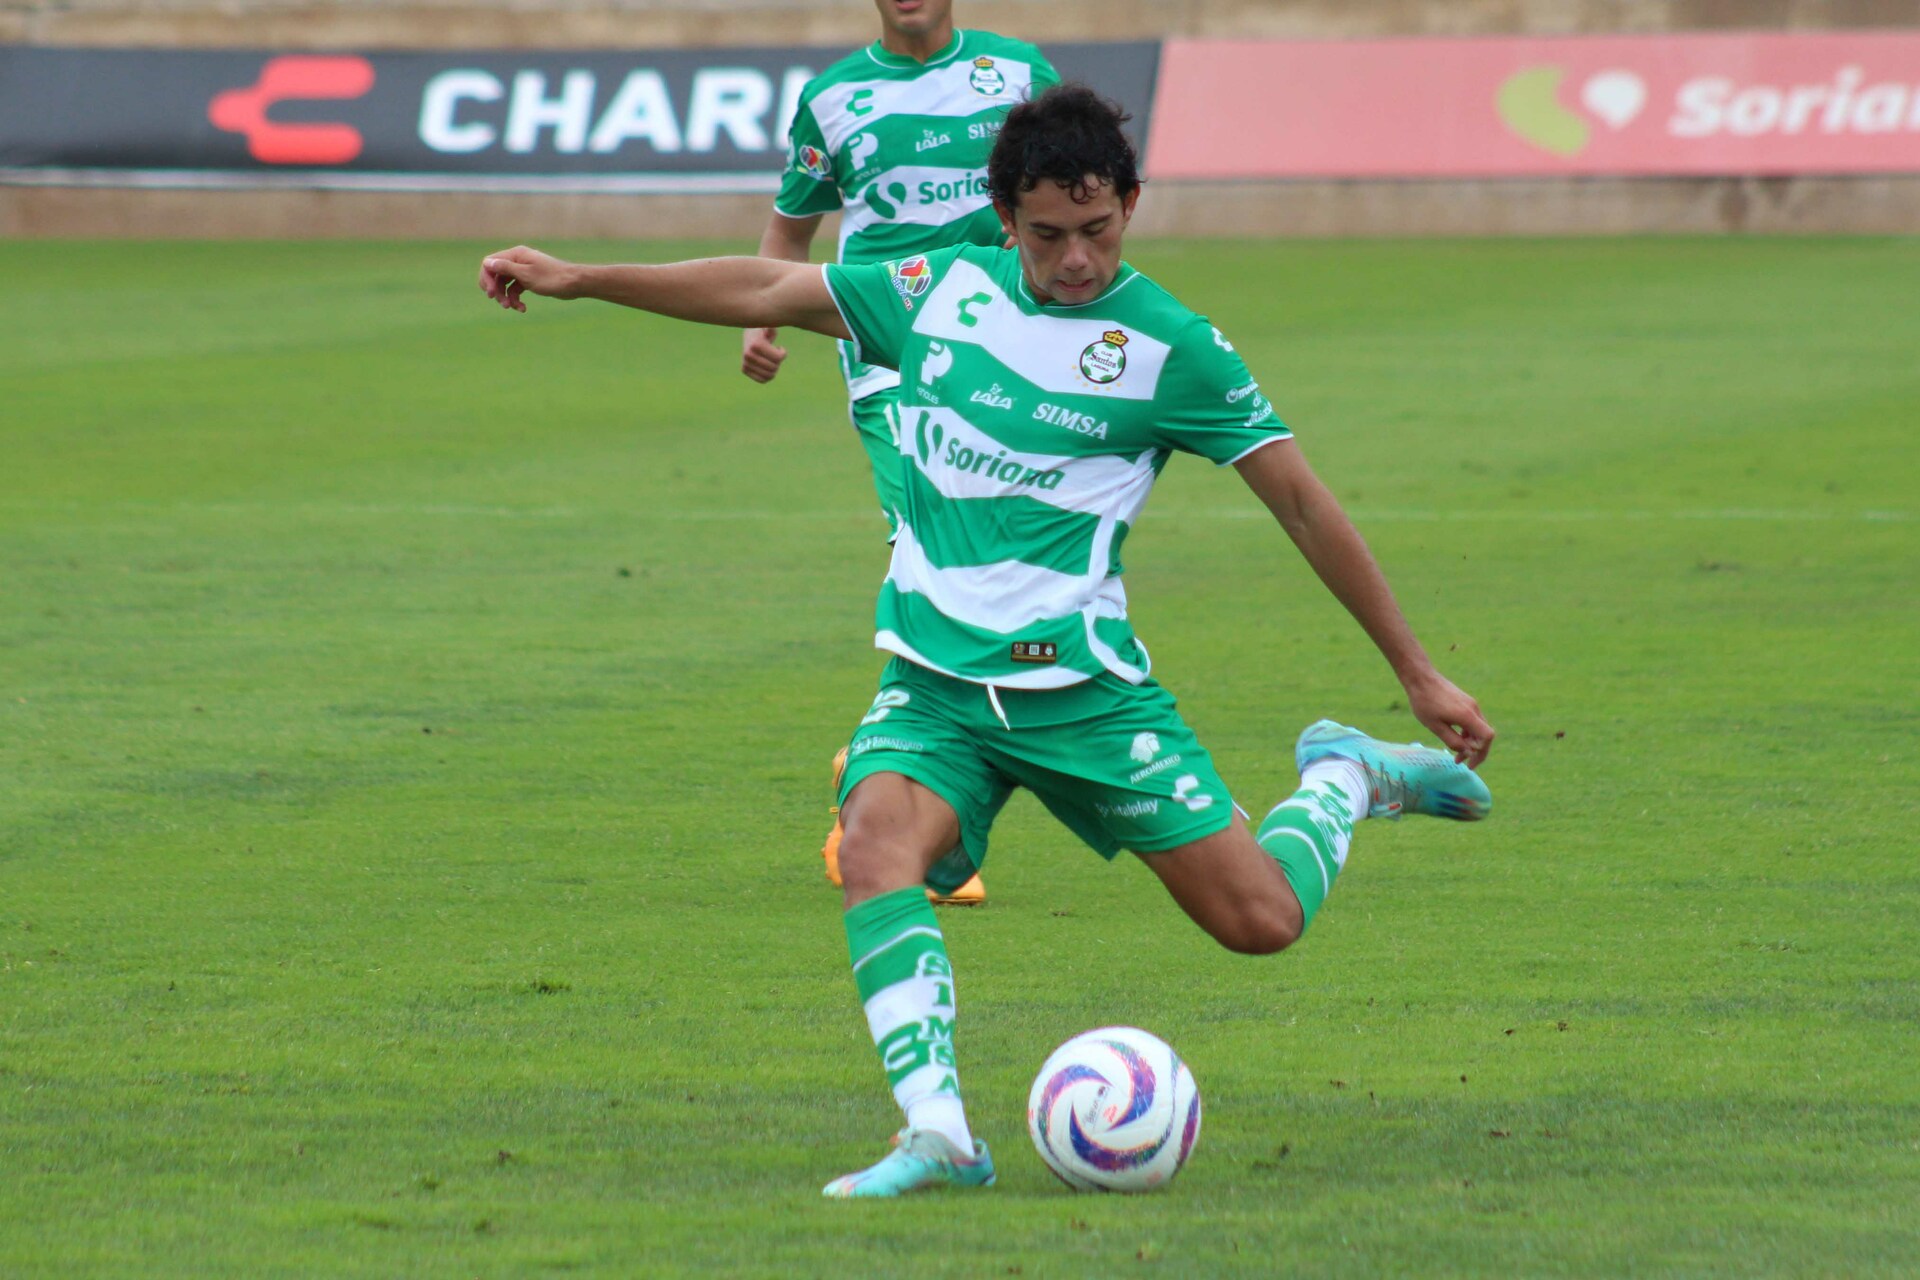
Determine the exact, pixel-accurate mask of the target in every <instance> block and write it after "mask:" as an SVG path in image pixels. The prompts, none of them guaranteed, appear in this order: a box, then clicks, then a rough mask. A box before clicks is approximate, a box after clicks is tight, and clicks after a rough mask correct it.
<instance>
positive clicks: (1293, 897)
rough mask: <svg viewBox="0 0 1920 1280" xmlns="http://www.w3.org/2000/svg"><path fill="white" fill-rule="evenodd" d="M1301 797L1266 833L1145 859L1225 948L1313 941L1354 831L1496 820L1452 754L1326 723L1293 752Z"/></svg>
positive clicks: (1228, 834) (1276, 814) (1267, 824)
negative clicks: (1406, 823) (1398, 822)
mask: <svg viewBox="0 0 1920 1280" xmlns="http://www.w3.org/2000/svg"><path fill="white" fill-rule="evenodd" d="M1294 759H1295V763H1296V764H1297V766H1298V767H1299V769H1300V788H1299V790H1297V791H1295V792H1294V793H1293V795H1291V796H1289V797H1288V798H1287V799H1285V800H1283V801H1281V802H1280V803H1279V804H1278V805H1276V806H1274V808H1273V811H1272V812H1270V813H1269V814H1268V815H1267V816H1266V819H1265V820H1264V821H1263V822H1261V824H1260V827H1259V830H1258V832H1257V833H1249V832H1248V831H1246V830H1245V829H1244V828H1242V827H1239V826H1231V827H1227V828H1225V829H1224V830H1221V831H1219V832H1217V833H1215V834H1214V835H1211V836H1208V837H1206V838H1205V839H1202V840H1196V841H1194V842H1193V843H1191V844H1187V845H1183V846H1181V847H1179V848H1177V849H1171V850H1168V851H1166V852H1164V853H1151V854H1142V855H1140V856H1141V859H1142V861H1144V862H1145V863H1146V864H1147V865H1148V866H1149V867H1151V868H1152V869H1153V871H1154V873H1155V874H1156V875H1158V876H1159V877H1160V880H1161V883H1163V884H1164V885H1166V887H1167V891H1168V892H1169V893H1171V894H1172V895H1173V898H1174V900H1175V901H1176V902H1178V903H1179V904H1180V906H1181V908H1182V909H1183V910H1185V911H1186V913H1187V915H1188V916H1190V917H1191V918H1192V919H1193V920H1194V922H1195V923H1196V924H1198V925H1199V926H1200V927H1201V928H1203V929H1205V930H1206V931H1207V932H1208V933H1209V934H1211V935H1212V936H1213V937H1214V938H1215V939H1216V940H1217V941H1218V942H1219V943H1220V944H1221V945H1222V946H1224V947H1226V948H1228V949H1229V950H1232V951H1240V952H1244V953H1247V954H1250V955H1270V954H1272V953H1273V952H1276V951H1280V950H1283V949H1285V948H1286V947H1288V946H1291V945H1292V944H1293V943H1294V942H1295V941H1297V940H1298V939H1299V937H1300V935H1301V934H1303V933H1305V932H1306V930H1307V926H1308V925H1310V924H1312V923H1313V918H1314V916H1315V915H1317V914H1318V913H1319V910H1320V907H1321V905H1322V904H1323V903H1325V901H1326V899H1327V895H1328V894H1329V893H1331V892H1332V890H1333V884H1334V881H1335V879H1336V878H1337V877H1338V876H1339V874H1340V872H1341V870H1342V869H1343V868H1344V867H1345V866H1346V865H1347V851H1348V849H1349V848H1350V846H1351V844H1352V842H1353V829H1354V827H1355V826H1356V825H1357V824H1358V823H1360V822H1361V821H1363V820H1365V819H1366V818H1368V817H1390V818H1398V817H1400V816H1402V815H1403V814H1408V813H1418V814H1425V815H1427V816H1430V817H1437V818H1451V819H1455V820H1457V821H1464V822H1471V821H1476V820H1478V819H1481V818H1484V817H1486V816H1487V815H1488V813H1490V812H1491V811H1492V807H1493V796H1492V794H1491V792H1489V791H1488V789H1487V784H1486V783H1485V782H1483V781H1482V780H1481V779H1480V776H1479V775H1478V774H1476V773H1475V772H1474V771H1473V770H1471V769H1469V768H1468V767H1467V766H1466V765H1464V764H1460V763H1457V762H1455V760H1454V759H1453V757H1452V756H1451V755H1449V754H1447V753H1446V752H1443V751H1438V750H1435V749H1433V748H1431V747H1423V746H1421V745H1419V744H1418V743H1406V744H1401V743H1389V742H1382V741H1380V740H1379V739H1377V738H1370V737H1368V736H1367V735H1365V734H1363V733H1361V732H1360V731H1359V730H1358V729H1350V728H1348V727H1346V726H1344V725H1339V724H1335V723H1334V722H1333V721H1331V720H1321V721H1318V722H1317V723H1315V724H1313V725H1311V726H1309V727H1308V728H1307V730H1306V731H1305V732H1304V733H1302V734H1301V735H1300V739H1299V742H1298V743H1297V744H1296V746H1295V749H1294Z"/></svg>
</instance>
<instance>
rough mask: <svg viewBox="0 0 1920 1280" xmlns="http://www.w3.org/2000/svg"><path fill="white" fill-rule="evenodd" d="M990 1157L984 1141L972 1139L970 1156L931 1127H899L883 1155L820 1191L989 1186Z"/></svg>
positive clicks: (841, 1193) (890, 1192)
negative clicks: (971, 1153) (890, 1148)
mask: <svg viewBox="0 0 1920 1280" xmlns="http://www.w3.org/2000/svg"><path fill="white" fill-rule="evenodd" d="M992 1185H993V1157H992V1156H991V1155H989V1154H988V1153H987V1144H986V1143H984V1142H981V1141H980V1140H979V1139H978V1138H976V1139H974V1143H973V1156H972V1158H971V1159H967V1158H964V1157H962V1156H961V1154H960V1148H958V1147H956V1146H954V1145H953V1143H952V1142H950V1141H948V1140H947V1138H946V1136H945V1135H943V1134H938V1133H935V1132H933V1131H932V1130H931V1129H902V1130H901V1131H900V1132H899V1134H898V1135H897V1136H895V1138H894V1140H893V1150H891V1151H889V1152H887V1155H886V1159H884V1160H882V1161H881V1162H880V1163H879V1164H876V1165H873V1166H872V1167H870V1168H866V1169H862V1170H860V1172H858V1173H850V1174H848V1175H846V1176H845V1177H844V1178H835V1179H834V1180H833V1181H832V1182H829V1183H828V1184H827V1185H826V1186H825V1187H823V1188H821V1191H822V1193H823V1194H825V1195H829V1196H832V1197H834V1198H835V1199H837V1200H851V1199H854V1198H856V1197H868V1196H903V1195H905V1194H906V1193H907V1192H909V1191H919V1190H922V1189H923V1188H926V1187H990V1186H992Z"/></svg>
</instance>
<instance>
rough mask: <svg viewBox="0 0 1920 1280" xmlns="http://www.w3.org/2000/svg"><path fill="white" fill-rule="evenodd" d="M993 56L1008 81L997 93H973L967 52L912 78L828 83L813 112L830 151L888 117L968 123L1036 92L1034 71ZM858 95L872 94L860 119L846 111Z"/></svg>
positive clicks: (864, 102) (863, 101)
mask: <svg viewBox="0 0 1920 1280" xmlns="http://www.w3.org/2000/svg"><path fill="white" fill-rule="evenodd" d="M990 56H992V57H993V67H994V70H996V71H998V72H999V73H1000V75H1001V76H1002V77H1003V78H1004V79H1005V81H1006V88H1004V89H1003V90H1001V91H1000V92H999V93H992V94H988V93H980V92H978V91H977V90H975V89H974V87H973V84H972V82H971V79H970V78H971V77H972V75H973V72H974V66H973V59H972V58H971V57H968V56H966V54H965V51H964V50H963V51H962V54H961V56H960V57H957V58H955V59H954V60H953V61H952V62H950V63H948V64H947V65H945V66H943V67H938V68H934V69H932V70H928V71H925V72H923V73H921V74H920V75H917V76H915V77H914V78H913V79H911V80H848V81H842V82H841V83H839V84H834V85H830V86H828V87H827V88H824V89H822V90H821V91H820V92H819V93H817V94H815V95H814V96H813V101H812V103H811V104H810V106H809V109H810V110H811V111H812V112H813V119H814V122H815V123H816V124H818V125H819V126H820V136H821V138H823V139H824V140H825V141H826V144H827V150H828V151H829V152H831V153H832V154H834V155H839V154H840V149H841V148H842V147H843V146H845V145H846V142H847V140H848V139H849V138H851V137H853V135H854V134H856V133H858V132H860V131H861V130H862V129H865V128H869V127H871V126H872V125H873V124H874V123H876V122H877V121H879V120H881V119H882V118H884V117H886V116H894V115H908V116H947V117H951V118H956V119H964V118H966V117H968V116H975V115H978V114H980V113H981V112H982V111H986V110H989V109H990V108H993V107H1007V106H1012V105H1013V104H1014V103H1016V102H1024V101H1026V99H1027V95H1028V94H1029V92H1031V90H1032V89H1033V68H1032V67H1031V66H1029V65H1028V64H1027V63H1024V62H1016V61H1014V60H1013V59H1011V58H1007V57H1004V56H1001V55H998V54H995V55H990ZM857 93H867V94H870V95H871V96H869V97H866V98H863V99H861V106H863V107H868V108H870V109H869V110H864V111H862V112H861V113H860V114H859V115H855V114H853V113H852V112H851V111H849V110H847V108H848V106H849V105H850V104H851V102H852V100H853V96H854V95H855V94H857Z"/></svg>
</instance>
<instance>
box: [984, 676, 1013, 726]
mask: <svg viewBox="0 0 1920 1280" xmlns="http://www.w3.org/2000/svg"><path fill="white" fill-rule="evenodd" d="M987 701H988V702H989V703H990V704H992V706H993V714H995V715H997V716H999V717H1000V727H1001V728H1003V729H1005V730H1006V731H1007V732H1008V733H1012V732H1013V726H1012V725H1010V724H1008V723H1007V713H1006V712H1004V711H1002V710H1001V709H1000V691H999V690H997V689H995V688H994V687H993V686H992V685H988V686H987Z"/></svg>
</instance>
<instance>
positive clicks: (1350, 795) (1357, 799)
mask: <svg viewBox="0 0 1920 1280" xmlns="http://www.w3.org/2000/svg"><path fill="white" fill-rule="evenodd" d="M1323 782H1331V783H1332V784H1333V785H1334V786H1336V787H1338V788H1340V791H1341V794H1343V795H1344V796H1346V798H1347V808H1348V812H1349V815H1350V816H1351V817H1352V818H1353V820H1354V821H1355V822H1358V821H1360V820H1361V819H1362V818H1364V817H1366V816H1367V810H1368V809H1369V808H1370V807H1371V806H1372V804H1373V798H1372V797H1373V793H1372V789H1371V788H1370V787H1368V786H1367V771H1366V770H1365V769H1362V768H1361V767H1360V766H1359V765H1357V764H1355V763H1354V762H1353V761H1351V760H1341V759H1339V758H1337V757H1334V756H1327V757H1324V758H1322V759H1319V760H1315V761H1314V762H1313V763H1312V764H1310V765H1308V766H1307V771H1306V772H1305V773H1303V774H1301V775H1300V785H1301V786H1302V787H1316V786H1319V785H1320V784H1321V783H1323Z"/></svg>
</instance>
